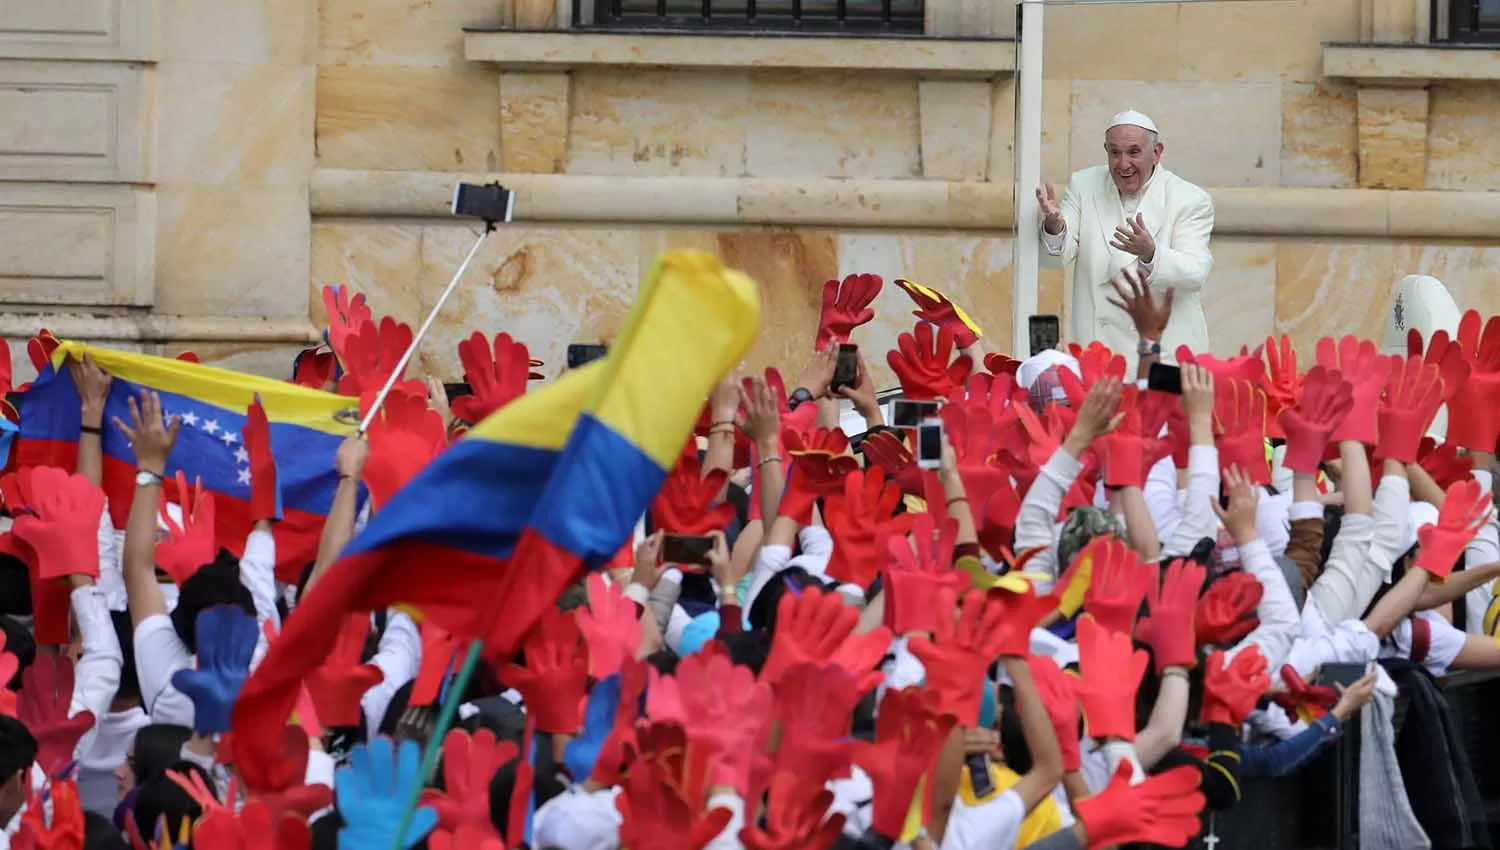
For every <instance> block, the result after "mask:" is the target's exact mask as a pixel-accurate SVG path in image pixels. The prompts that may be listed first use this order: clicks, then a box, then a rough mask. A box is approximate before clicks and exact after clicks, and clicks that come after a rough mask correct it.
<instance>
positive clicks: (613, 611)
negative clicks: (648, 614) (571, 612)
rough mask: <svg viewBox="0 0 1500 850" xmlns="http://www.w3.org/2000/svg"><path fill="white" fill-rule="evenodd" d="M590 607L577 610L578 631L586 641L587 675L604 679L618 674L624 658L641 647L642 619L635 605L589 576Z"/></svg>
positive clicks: (598, 577)
mask: <svg viewBox="0 0 1500 850" xmlns="http://www.w3.org/2000/svg"><path fill="white" fill-rule="evenodd" d="M588 586H589V604H588V607H586V608H579V609H577V612H578V613H577V617H578V630H579V631H580V632H582V633H583V637H584V640H586V641H587V642H588V656H589V675H591V676H593V677H594V678H595V679H603V678H604V677H606V676H612V675H614V674H615V673H618V672H620V667H621V665H623V664H624V663H625V660H626V659H627V658H634V657H635V654H636V651H637V650H639V649H640V647H641V617H640V614H639V613H637V610H636V607H635V603H634V602H631V601H630V600H629V599H626V598H625V594H624V591H623V590H622V589H621V588H620V587H619V586H614V587H611V586H609V585H607V584H606V583H605V581H604V576H602V575H600V574H599V573H594V574H592V575H590V576H589V580H588Z"/></svg>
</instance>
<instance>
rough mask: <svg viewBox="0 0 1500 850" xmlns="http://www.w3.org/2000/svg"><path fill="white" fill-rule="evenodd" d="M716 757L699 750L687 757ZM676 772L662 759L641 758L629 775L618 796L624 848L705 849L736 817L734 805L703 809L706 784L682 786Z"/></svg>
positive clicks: (622, 845)
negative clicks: (674, 775) (673, 774)
mask: <svg viewBox="0 0 1500 850" xmlns="http://www.w3.org/2000/svg"><path fill="white" fill-rule="evenodd" d="M712 755H713V753H712V751H705V750H703V749H702V748H694V749H693V751H690V752H689V754H688V756H687V757H686V758H685V761H687V762H697V761H702V760H704V759H706V758H711V757H712ZM672 773H673V771H671V770H670V769H669V768H668V767H667V766H666V765H665V764H663V763H662V761H661V760H660V759H658V758H641V759H638V760H637V761H636V766H635V767H633V768H632V769H631V771H630V775H629V776H627V777H626V778H625V781H624V783H623V793H621V794H620V796H618V797H616V798H615V808H616V809H618V810H619V812H620V816H621V819H622V821H623V823H621V824H620V846H621V847H631V848H643V849H644V848H656V847H661V848H668V847H670V848H673V850H703V848H704V847H706V846H708V843H709V842H710V841H713V840H714V838H715V837H716V836H717V835H718V834H719V833H720V832H722V831H723V830H724V827H725V826H727V825H728V824H729V821H730V819H731V818H732V817H733V814H732V813H731V812H730V810H729V809H726V808H716V809H710V810H708V811H702V809H703V802H702V795H701V791H702V788H685V789H682V790H679V787H680V785H679V783H678V781H676V780H675V779H674V777H673V776H672ZM694 784H696V783H694ZM695 791H698V792H700V793H695ZM689 800H691V801H692V802H691V803H689V802H688V801H689Z"/></svg>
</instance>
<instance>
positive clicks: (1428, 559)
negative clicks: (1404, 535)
mask: <svg viewBox="0 0 1500 850" xmlns="http://www.w3.org/2000/svg"><path fill="white" fill-rule="evenodd" d="M1493 511H1494V507H1493V506H1492V504H1491V500H1490V494H1488V493H1486V492H1484V491H1483V490H1482V489H1480V486H1479V482H1478V481H1475V480H1474V479H1473V478H1467V479H1465V480H1463V481H1460V482H1458V483H1457V484H1454V485H1453V486H1452V487H1449V488H1448V492H1447V494H1446V495H1445V496H1444V497H1443V505H1442V507H1441V508H1439V509H1438V521H1437V524H1436V525H1432V524H1428V525H1424V526H1422V527H1421V528H1419V529H1417V547H1418V549H1417V566H1419V567H1421V568H1422V569H1424V570H1426V571H1427V572H1429V573H1432V575H1433V576H1435V577H1436V578H1447V576H1448V574H1449V573H1451V572H1452V571H1453V565H1454V564H1456V563H1457V562H1458V556H1459V555H1461V554H1463V551H1464V547H1466V546H1468V545H1469V541H1470V540H1473V539H1474V535H1476V534H1478V533H1479V529H1481V528H1483V527H1484V524H1485V523H1487V522H1489V520H1490V515H1491V513H1492V512H1493Z"/></svg>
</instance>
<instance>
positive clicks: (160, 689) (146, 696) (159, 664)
mask: <svg viewBox="0 0 1500 850" xmlns="http://www.w3.org/2000/svg"><path fill="white" fill-rule="evenodd" d="M134 641H135V673H136V678H137V679H139V680H140V683H141V704H142V705H143V706H145V708H146V713H147V714H149V715H151V722H153V723H175V724H177V725H179V726H192V725H193V716H194V714H195V712H194V709H193V701H192V700H190V699H188V698H187V696H186V695H184V694H183V693H182V692H181V691H179V690H177V689H176V688H174V687H172V674H173V673H176V672H177V671H178V670H188V669H191V668H192V666H193V654H192V653H191V652H188V649H187V647H186V646H184V645H183V643H182V638H179V637H178V636H177V632H176V631H175V630H174V629H173V628H172V620H171V619H170V618H169V617H168V616H167V615H166V614H152V615H151V616H149V617H147V618H146V619H144V620H142V621H141V622H140V625H138V626H136V628H135V635H134Z"/></svg>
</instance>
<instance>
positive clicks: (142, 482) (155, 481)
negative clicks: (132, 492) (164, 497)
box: [135, 469, 162, 487]
mask: <svg viewBox="0 0 1500 850" xmlns="http://www.w3.org/2000/svg"><path fill="white" fill-rule="evenodd" d="M161 482H162V477H161V476H160V475H158V474H156V473H155V472H152V471H151V470H149V469H137V470H136V471H135V486H137V487H151V486H154V485H160V484H161Z"/></svg>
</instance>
